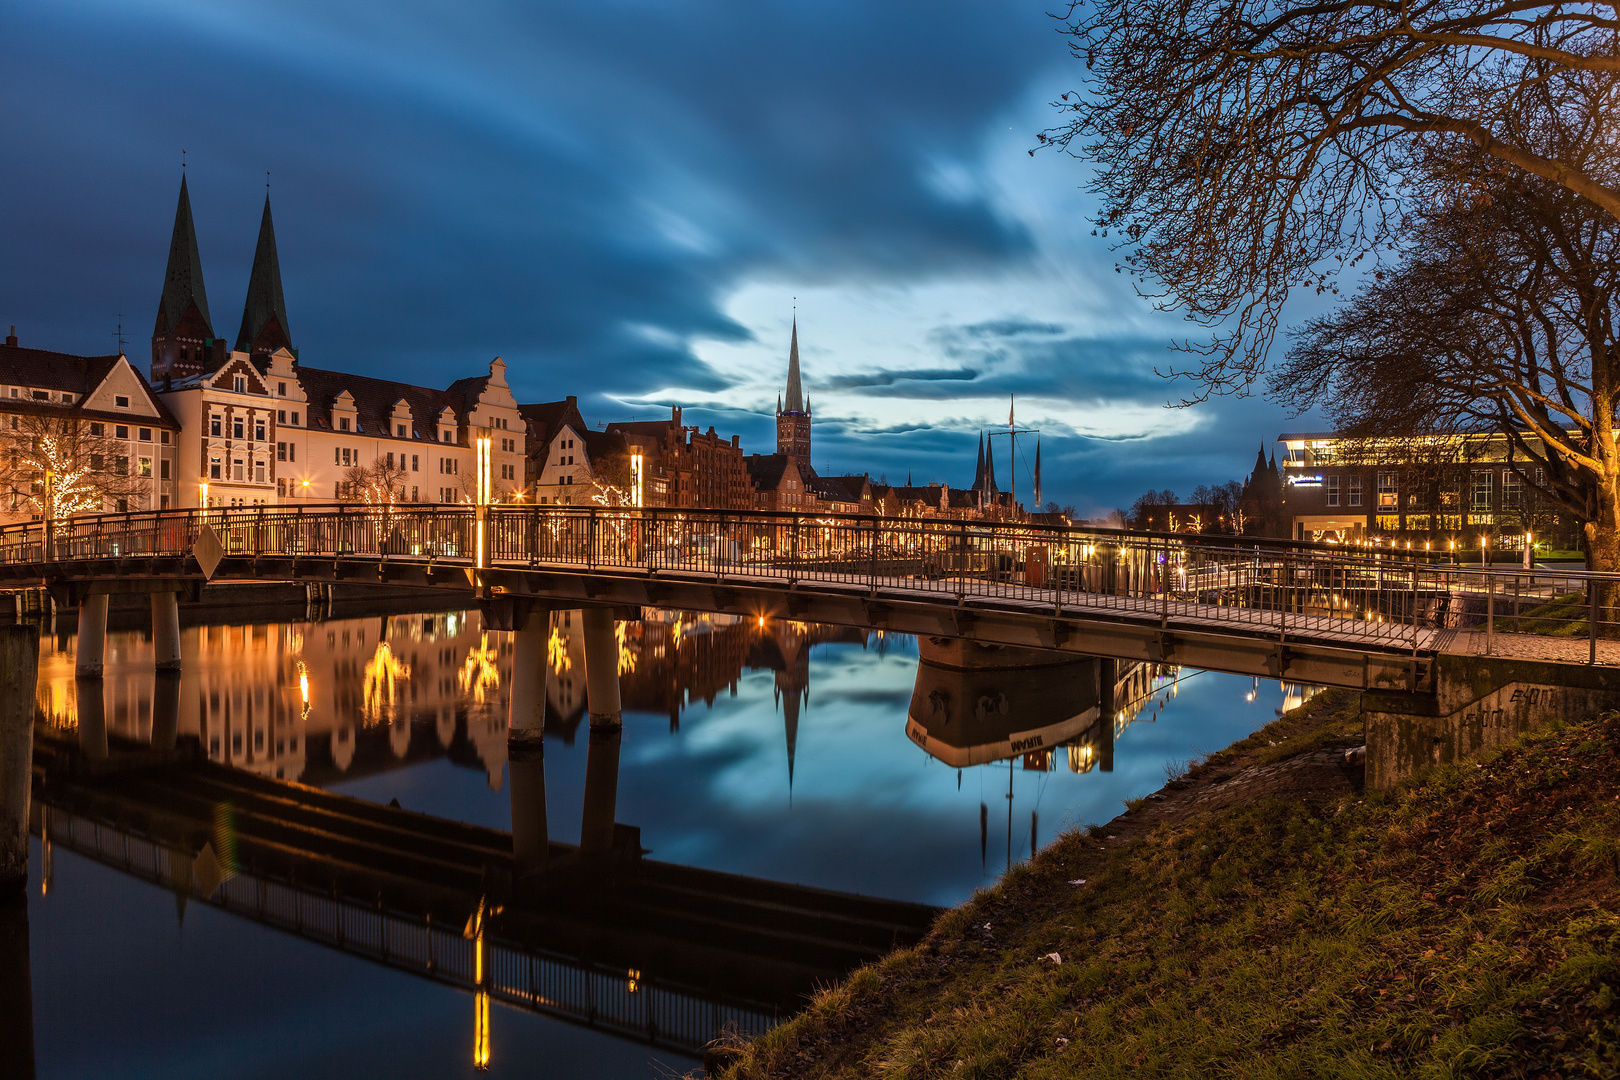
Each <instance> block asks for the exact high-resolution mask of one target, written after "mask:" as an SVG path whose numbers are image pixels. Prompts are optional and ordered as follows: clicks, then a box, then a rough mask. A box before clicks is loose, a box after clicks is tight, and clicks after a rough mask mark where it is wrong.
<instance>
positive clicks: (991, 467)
mask: <svg viewBox="0 0 1620 1080" xmlns="http://www.w3.org/2000/svg"><path fill="white" fill-rule="evenodd" d="M984 493H985V494H986V495H997V494H999V493H1000V491H999V489H998V488H997V487H996V446H995V444H994V443H986V444H985V446H984Z"/></svg>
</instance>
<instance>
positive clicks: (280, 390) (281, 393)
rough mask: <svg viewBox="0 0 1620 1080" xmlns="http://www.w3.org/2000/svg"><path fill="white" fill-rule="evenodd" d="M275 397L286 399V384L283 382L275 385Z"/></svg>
mask: <svg viewBox="0 0 1620 1080" xmlns="http://www.w3.org/2000/svg"><path fill="white" fill-rule="evenodd" d="M276 396H277V397H286V396H287V384H286V383H284V382H278V383H276Z"/></svg>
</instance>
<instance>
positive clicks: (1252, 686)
mask: <svg viewBox="0 0 1620 1080" xmlns="http://www.w3.org/2000/svg"><path fill="white" fill-rule="evenodd" d="M620 625H621V635H622V636H621V641H620V657H619V667H620V677H621V685H622V692H623V699H624V705H625V715H624V734H623V742H622V749H621V755H620V763H619V784H618V802H617V810H616V813H615V815H614V816H615V820H617V821H618V822H621V823H625V824H628V825H632V826H635V827H639V829H640V842H641V845H642V847H643V848H645V849H647V851H648V854H647V858H649V859H654V860H659V861H662V862H666V863H675V864H679V865H681V866H685V867H694V868H701V869H704V870H714V871H724V872H728V873H732V874H741V875H748V876H750V877H754V878H765V879H770V880H772V881H777V882H787V883H794V884H799V885H806V886H812V887H815V888H819V889H830V890H839V891H842V892H851V893H860V894H864V895H868V896H876V897H883V898H888V899H894V900H907V901H915V902H921V903H928V904H935V905H949V904H955V903H959V902H961V901H962V900H964V899H966V898H968V897H969V896H970V895H972V893H973V892H974V891H975V890H976V889H979V888H982V887H985V886H988V885H990V884H992V883H994V881H995V880H996V878H997V877H998V875H1000V874H1001V873H1003V872H1004V871H1005V870H1006V868H1007V867H1008V866H1010V865H1012V864H1014V863H1016V862H1018V861H1020V860H1023V859H1027V858H1029V856H1030V855H1031V853H1032V851H1035V850H1038V849H1039V848H1040V847H1041V846H1043V845H1045V844H1047V843H1049V842H1050V841H1051V840H1052V838H1053V837H1055V836H1056V835H1058V833H1059V832H1060V831H1062V830H1064V829H1068V828H1072V827H1075V826H1079V825H1084V824H1088V823H1093V822H1100V821H1105V820H1107V819H1109V818H1111V817H1113V816H1114V815H1116V814H1117V813H1119V812H1120V810H1121V808H1122V804H1123V802H1124V801H1125V800H1126V799H1130V798H1135V797H1138V796H1141V795H1143V794H1146V793H1148V792H1150V791H1152V790H1154V789H1156V788H1158V787H1159V786H1160V785H1161V784H1163V782H1164V780H1165V776H1166V770H1167V768H1169V769H1174V768H1176V767H1177V766H1178V765H1179V764H1180V763H1184V762H1186V761H1187V760H1188V759H1190V758H1193V757H1195V756H1197V755H1199V754H1203V753H1207V752H1210V751H1213V750H1216V749H1219V748H1221V747H1224V746H1226V745H1228V744H1229V743H1231V742H1232V741H1234V740H1236V739H1238V738H1241V737H1243V736H1245V735H1247V734H1248V733H1249V732H1251V731H1253V730H1255V729H1257V728H1259V727H1260V726H1262V725H1264V724H1266V723H1268V722H1269V721H1271V720H1272V719H1274V718H1275V716H1276V715H1277V714H1278V713H1279V712H1280V711H1281V710H1283V709H1284V708H1288V707H1292V705H1294V704H1297V703H1298V701H1299V695H1300V694H1301V689H1300V688H1298V687H1294V686H1289V685H1279V684H1277V683H1275V682H1270V683H1266V682H1256V681H1254V680H1249V679H1239V678H1235V677H1231V676H1224V675H1218V674H1213V673H1207V672H1194V671H1182V670H1177V669H1149V668H1145V667H1138V668H1135V669H1124V670H1121V671H1119V672H1117V673H1116V674H1117V679H1118V683H1117V686H1116V688H1115V695H1114V705H1115V706H1116V711H1115V714H1114V716H1113V717H1112V721H1111V722H1110V721H1109V718H1107V717H1105V716H1102V715H1101V714H1100V711H1099V709H1098V698H1099V694H1098V689H1097V687H1098V682H1097V680H1098V675H1097V673H1096V670H1095V665H1089V666H1076V665H1072V664H1070V665H1062V666H1056V667H1054V666H1051V665H1050V662H1049V661H1048V660H1046V659H1044V658H1041V657H1035V656H1032V655H1027V654H1015V653H1013V652H1011V651H1008V652H1006V653H1005V654H1003V655H999V656H998V655H996V654H994V653H992V652H989V651H986V650H976V651H975V653H974V655H971V656H970V655H965V654H964V653H963V652H962V650H961V648H960V647H959V646H952V645H950V644H948V643H944V642H939V641H929V640H926V639H925V640H924V641H922V642H919V641H917V640H916V639H914V638H911V637H906V636H894V635H887V636H885V635H881V634H870V633H863V632H858V631H851V630H844V629H839V628H832V627H821V626H815V625H806V624H801V623H791V622H760V621H757V620H755V621H750V620H736V619H729V618H725V617H720V616H708V615H698V614H690V613H682V612H668V611H652V610H649V611H647V612H646V613H645V618H644V620H643V621H642V622H640V623H627V624H620ZM183 636H184V640H183V649H184V656H185V671H184V674H183V676H182V678H181V684H180V704H179V715H178V728H179V736H180V738H181V739H182V740H184V739H187V738H192V739H196V740H197V742H198V745H199V746H200V747H201V749H202V752H203V753H205V754H206V755H207V756H209V757H210V758H212V759H213V760H215V761H217V762H221V763H224V764H228V765H231V766H233V767H235V768H238V769H242V770H246V771H250V772H253V773H256V774H258V775H260V776H263V777H267V778H279V779H283V780H288V781H296V782H299V783H302V784H309V785H314V786H319V787H322V788H326V789H330V790H333V791H336V792H340V793H344V794H347V795H351V796H356V797H359V798H362V799H367V800H372V801H375V802H377V803H383V804H388V803H397V804H398V805H399V806H400V807H403V808H405V809H408V810H416V811H420V812H423V813H427V814H432V815H436V816H439V817H444V818H450V819H455V820H458V821H463V822H467V823H471V824H475V825H482V826H487V827H492V828H498V829H502V830H509V829H510V828H511V815H512V811H511V802H510V799H509V790H510V785H509V783H508V777H509V772H508V761H507V743H506V728H505V724H506V690H507V687H508V685H509V664H510V652H511V649H510V641H509V635H507V634H505V633H501V632H498V631H488V630H485V629H484V628H483V627H482V626H481V624H480V620H479V615H478V613H477V612H476V611H470V612H467V611H453V612H431V613H422V614H410V615H399V614H394V615H386V616H376V617H372V618H356V619H336V620H327V621H289V622H285V623H278V624H259V625H221V626H202V627H194V628H190V629H187V630H185V631H184V632H183ZM150 650H151V646H150V642H149V641H147V640H144V636H143V635H142V634H141V633H138V632H129V633H121V634H120V633H114V634H111V635H110V636H109V640H108V644H107V652H106V661H107V664H106V674H105V677H104V679H103V680H102V681H101V683H100V685H99V687H98V686H97V685H96V684H94V683H75V680H74V677H73V641H72V638H71V635H61V636H57V635H46V637H45V639H44V640H43V641H42V646H41V668H40V688H39V703H40V708H41V711H42V713H43V714H44V716H45V718H46V720H47V722H48V723H49V724H51V725H53V726H56V727H59V728H62V729H66V731H67V732H71V731H72V729H75V728H79V729H80V736H81V738H83V737H84V735H85V733H86V732H88V731H90V730H91V729H92V728H99V727H100V726H103V725H104V727H105V730H106V732H107V736H108V737H110V738H111V739H112V740H113V742H114V744H115V745H116V744H117V743H118V741H119V740H120V739H127V740H134V741H142V740H149V739H150V738H151V737H152V729H153V725H154V723H155V722H156V723H158V724H160V725H161V724H162V723H163V720H162V718H161V717H160V716H158V715H157V714H159V713H161V711H162V710H161V707H159V706H155V705H154V693H155V682H156V677H155V676H154V675H153V672H152V663H151V651H150ZM548 652H549V663H550V672H551V673H550V680H549V685H548V699H547V731H546V749H545V773H546V781H545V783H546V787H545V801H546V812H547V818H548V823H549V831H550V835H551V837H552V839H554V840H565V841H572V840H577V838H578V836H579V830H580V824H581V816H582V805H583V796H584V780H585V773H586V753H587V745H588V743H589V738H588V730H589V724H588V720H587V719H586V716H585V679H584V654H583V644H582V640H581V635H580V634H579V632H578V617H577V614H570V613H558V614H557V615H556V616H554V625H553V631H552V635H551V642H550V647H549V650H548ZM1038 665H1045V666H1038ZM92 693H95V694H97V695H98V697H97V700H88V699H86V698H85V697H83V695H87V694H92ZM101 737H102V736H100V735H99V734H98V733H93V734H92V735H91V738H92V739H95V738H101ZM30 871H31V873H32V875H33V880H32V883H31V888H30V895H29V901H28V905H27V918H28V940H29V943H30V957H31V962H30V968H31V973H32V979H31V991H32V998H33V1016H34V1040H35V1055H36V1059H37V1062H38V1074H39V1076H41V1077H98V1078H99V1077H107V1076H120V1077H147V1076H151V1077H189V1076H198V1077H202V1076H207V1077H211V1078H217V1077H278V1078H279V1077H285V1076H300V1077H325V1076H331V1077H353V1076H372V1075H377V1076H383V1075H386V1076H390V1077H435V1078H437V1077H452V1076H461V1075H469V1076H470V1075H479V1074H480V1073H479V1072H478V1070H476V1069H475V1066H474V1055H475V1052H480V1047H475V1034H476V1033H475V1027H477V1026H478V1025H477V1024H476V1023H475V1007H474V1002H473V1000H472V998H471V996H470V995H468V994H467V993H465V992H463V991H461V990H458V989H456V988H454V987H450V986H445V985H441V984H439V983H436V982H433V981H429V980H427V979H424V978H419V977H416V976H413V975H411V974H409V973H406V972H403V971H397V970H393V969H390V968H388V967H384V966H381V965H379V964H376V963H373V962H371V961H369V960H366V959H363V958H360V957H357V956H353V955H349V954H346V953H344V952H341V951H337V950H334V949H331V948H328V947H327V946H325V945H323V944H319V943H316V942H312V941H309V940H305V939H302V938H300V937H299V936H297V935H296V934H291V933H286V932H283V931H282V930H278V929H274V928H271V927H268V926H264V925H260V924H258V923H255V922H253V921H250V920H248V919H246V918H242V917H240V916H239V915H237V914H233V913H231V912H228V911H226V910H222V909H221V908H220V907H218V906H215V905H213V904H211V903H208V902H205V900H204V899H203V898H201V897H200V896H198V895H192V896H190V897H188V896H186V895H184V894H183V892H182V891H181V890H175V889H168V888H163V887H160V886H157V885H154V884H151V883H148V882H146V881H142V880H139V879H137V878H136V877H132V876H127V875H125V874H124V873H122V872H121V871H120V870H117V869H114V868H112V867H110V866H108V865H104V864H103V863H102V862H98V861H95V860H93V859H91V858H88V857H86V856H85V855H82V854H78V853H75V852H73V851H68V850H61V849H57V850H50V851H46V850H42V848H41V846H40V842H39V840H38V839H37V838H36V840H35V842H34V849H33V852H32V859H31V862H30ZM485 1007H486V1008H487V1006H485ZM478 1038H479V1040H480V1041H481V1051H482V1052H485V1053H487V1057H488V1066H487V1073H485V1075H488V1074H493V1075H501V1076H539V1075H544V1076H555V1077H576V1076H577V1077H637V1076H646V1077H663V1076H671V1075H684V1074H687V1073H689V1072H692V1071H694V1070H696V1069H698V1063H697V1061H696V1059H694V1058H692V1057H689V1056H684V1055H683V1054H681V1053H678V1052H672V1051H670V1050H667V1049H658V1048H653V1047H649V1046H647V1045H644V1044H642V1043H638V1042H635V1041H632V1040H628V1039H624V1038H620V1037H616V1036H614V1035H611V1034H607V1033H605V1032H603V1031H601V1030H597V1029H593V1028H591V1027H590V1026H588V1025H581V1024H577V1023H569V1022H565V1021H563V1020H559V1019H555V1018H552V1017H548V1016H544V1015H537V1014H535V1013H533V1012H529V1011H525V1010H522V1009H518V1008H510V1007H504V1006H502V1005H500V1004H499V1003H497V1004H496V1005H495V1007H494V1010H493V1013H492V1015H491V1016H490V1018H489V1021H488V1025H487V1028H484V1029H483V1034H482V1035H480V1036H478Z"/></svg>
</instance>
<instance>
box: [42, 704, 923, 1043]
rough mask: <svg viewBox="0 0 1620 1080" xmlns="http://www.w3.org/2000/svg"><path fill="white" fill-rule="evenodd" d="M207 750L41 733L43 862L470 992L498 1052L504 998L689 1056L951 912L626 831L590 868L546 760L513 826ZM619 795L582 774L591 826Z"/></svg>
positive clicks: (518, 760) (596, 758)
mask: <svg viewBox="0 0 1620 1080" xmlns="http://www.w3.org/2000/svg"><path fill="white" fill-rule="evenodd" d="M46 730H47V729H43V728H41V729H40V732H41V733H44V732H46ZM602 746H605V743H602V742H600V741H597V742H593V744H592V746H591V756H592V761H591V763H590V771H591V772H592V773H593V778H596V779H599V776H600V766H601V765H602V763H603V756H604V752H603V750H601V749H600V747H602ZM615 749H616V748H615ZM195 756H196V755H194V754H187V753H186V752H185V745H184V744H182V746H181V748H180V750H179V751H178V752H170V753H168V754H162V753H161V752H159V751H154V750H150V749H145V748H141V747H137V746H127V745H126V746H124V747H122V749H121V748H120V747H119V746H118V745H117V744H115V745H114V746H113V747H112V748H111V750H110V752H109V754H108V755H107V756H105V757H102V756H100V755H99V754H97V755H94V756H93V757H87V756H86V755H85V754H83V753H82V752H81V751H80V749H79V747H78V746H77V745H75V744H71V743H67V742H64V741H62V740H61V739H60V738H57V737H52V736H50V735H49V734H41V735H40V736H39V741H38V744H37V747H36V752H35V762H36V772H37V773H38V774H39V775H40V776H41V777H42V779H41V780H40V781H39V782H38V785H37V788H36V793H35V810H34V818H35V822H34V829H35V831H36V832H38V833H39V835H40V836H41V839H42V841H43V842H44V844H45V846H46V851H47V856H46V858H47V860H50V859H51V858H53V856H52V855H51V854H49V853H50V851H51V850H52V849H53V848H54V849H67V850H72V851H75V852H77V853H80V854H82V855H85V856H87V857H89V858H91V859H94V860H96V861H98V862H102V863H104V864H107V865H110V866H113V867H115V868H117V869H119V870H122V871H124V872H127V873H130V874H132V875H134V876H136V877H139V878H142V879H143V880H146V881H149V882H151V883H153V884H155V885H159V886H162V887H165V888H169V889H172V890H173V891H174V892H175V894H176V897H177V902H179V903H180V904H182V905H183V904H184V903H185V902H186V901H187V900H188V899H190V898H194V897H199V896H200V897H202V898H203V899H205V900H206V901H207V902H209V903H211V904H213V905H214V906H216V907H220V908H223V909H225V910H228V911H231V912H233V913H235V914H238V915H241V916H243V917H245V918H249V919H252V920H254V921H256V922H260V923H263V924H265V925H269V926H272V927H275V928H277V929H280V930H283V931H286V932H289V933H293V934H296V935H298V936H300V937H304V938H306V939H309V940H313V941H317V942H320V943H322V944H325V945H328V946H331V947H333V948H337V949H341V950H343V951H345V952H349V953H352V954H355V955H358V956H362V957H365V958H367V959H371V960H374V961H377V962H380V963H383V964H386V965H388V966H390V967H394V968H397V969H400V970H403V971H408V972H411V973H413V974H417V975H420V976H423V977H425V978H430V979H433V980H435V981H438V982H442V983H446V984H449V985H452V986H455V987H458V988H460V989H463V990H467V991H470V992H472V993H474V994H475V995H477V1005H476V1008H475V1017H476V1020H475V1025H476V1026H477V1027H478V1029H479V1032H480V1034H479V1041H480V1042H481V1043H482V1045H483V1047H484V1052H485V1053H486V1054H487V1045H488V1038H489V1035H488V1027H487V1024H488V1020H487V1017H488V1005H487V1002H488V1001H489V1000H491V999H493V1000H496V1001H501V1002H505V1003H507V1004H509V1005H513V1006H516V1007H519V1008H524V1009H529V1010H532V1011H536V1012H541V1013H545V1014H548V1015H551V1016H556V1017H559V1018H561V1019H564V1020H569V1021H572V1022H577V1023H583V1024H588V1025H591V1026H594V1027H598V1028H602V1029H604V1030H607V1031H609V1032H612V1033H614V1034H617V1035H620V1036H625V1037H630V1038H635V1039H639V1040H643V1041H647V1042H650V1043H654V1044H657V1045H660V1046H664V1047H668V1048H671V1049H674V1050H677V1051H680V1052H683V1053H687V1054H696V1053H699V1052H700V1051H701V1049H702V1047H703V1046H704V1044H705V1043H707V1042H708V1041H709V1040H711V1039H713V1038H714V1037H715V1036H716V1035H717V1034H719V1032H720V1031H722V1030H723V1029H725V1028H727V1027H731V1028H735V1029H737V1030H740V1031H742V1032H744V1033H745V1034H753V1033H758V1032H760V1031H763V1030H765V1029H767V1028H768V1027H770V1026H771V1025H772V1024H773V1023H774V1022H775V1019H776V1018H777V1017H778V1016H779V1015H782V1014H785V1013H786V1012H790V1011H792V1010H793V1008H795V1007H796V1005H797V1004H798V1003H799V1002H800V1001H801V1000H802V998H803V996H804V995H805V994H806V993H808V992H809V991H810V990H811V989H812V988H813V987H814V985H815V984H816V983H817V982H826V981H829V980H832V979H835V978H837V977H838V976H840V975H842V974H843V973H845V972H847V971H848V970H849V969H850V968H852V967H854V966H856V965H858V964H860V963H862V962H865V961H867V960H870V959H874V958H876V957H878V956H881V955H882V954H883V953H884V952H886V951H887V950H888V949H890V948H892V947H893V946H895V945H896V944H908V943H911V942H913V941H915V940H917V939H918V938H919V937H920V936H921V935H922V933H923V932H924V931H925V930H926V929H927V926H928V924H929V922H930V921H931V920H932V917H933V916H934V914H935V913H936V910H935V909H933V908H929V907H926V906H924V905H919V904H909V903H902V902H898V901H887V900H877V899H871V898H867V897H860V896H854V895H849V894H843V893H835V892H830V891H826V890H820V889H811V888H804V887H800V886H792V885H784V884H779V883H776V882H770V881H764V880H759V879H754V878H747V877H741V876H738V875H733V874H723V873H717V872H713V871H706V870H697V869H691V868H688V867H681V866H675V865H671V864H666V863H658V862H653V861H650V860H645V859H642V858H641V855H640V848H639V846H638V844H637V839H638V836H639V831H638V830H635V829H630V828H627V827H625V826H622V825H618V826H612V829H613V836H614V839H613V843H612V844H611V846H610V848H609V849H608V850H607V851H605V852H602V853H600V854H598V855H597V856H595V857H589V856H586V855H584V854H582V852H581V851H580V849H579V848H577V847H574V846H571V845H567V844H560V843H556V842H553V841H551V840H550V838H549V837H548V836H547V835H546V816H545V775H544V765H543V759H542V758H541V757H539V756H538V755H533V754H523V753H521V752H520V753H519V754H518V755H517V756H515V757H514V759H513V761H512V763H511V776H512V783H511V792H512V813H513V822H514V830H515V831H514V833H504V832H499V831H496V830H492V829H485V828H480V827H476V826H471V825H465V824H461V823H458V822H452V821H446V820H442V819H438V818H432V817H428V816H426V815H423V814H417V813H413V812H410V811H405V810H400V809H397V808H393V807H387V806H378V805H376V804H372V803H366V802H363V801H361V800H356V799H352V798H347V797H344V796H340V795H335V794H332V793H329V792H325V791H321V790H319V789H315V788H308V787H303V786H299V785H293V784H288V783H285V782H279V781H275V780H269V779H265V778H261V777H257V776H253V775H250V774H247V773H243V772H240V771H238V770H234V769H229V768H224V767H221V766H217V765H212V764H209V763H206V762H200V761H194V760H193V761H189V762H188V761H187V760H186V759H188V758H194V757H195ZM615 756H616V755H615ZM177 758H178V759H180V760H179V761H178V762H177V760H176V759H177ZM612 790H613V789H612V788H611V787H610V786H604V785H602V784H600V783H596V784H592V783H590V782H588V783H587V790H586V796H585V798H586V802H587V806H586V815H587V817H593V816H594V817H596V818H598V819H601V818H602V817H603V815H605V819H606V821H607V822H609V823H611V821H612V812H613V807H612V805H611V802H610V801H608V802H604V799H611V795H612ZM49 865H50V864H49V861H47V873H49V872H50V869H49Z"/></svg>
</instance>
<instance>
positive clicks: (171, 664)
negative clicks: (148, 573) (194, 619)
mask: <svg viewBox="0 0 1620 1080" xmlns="http://www.w3.org/2000/svg"><path fill="white" fill-rule="evenodd" d="M152 662H153V666H154V667H156V668H157V670H159V671H179V670H180V594H179V593H173V592H155V593H153V594H152Z"/></svg>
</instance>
